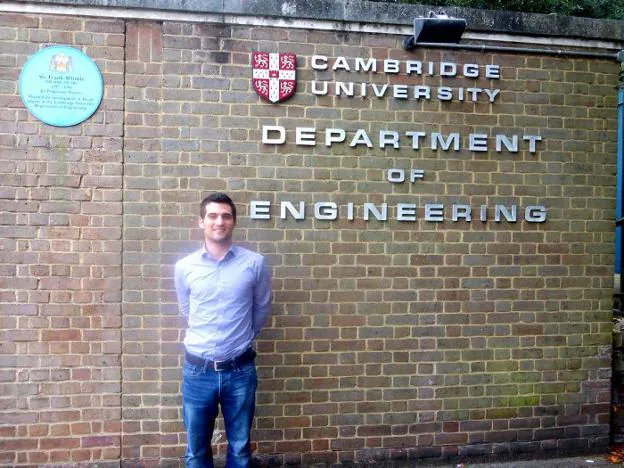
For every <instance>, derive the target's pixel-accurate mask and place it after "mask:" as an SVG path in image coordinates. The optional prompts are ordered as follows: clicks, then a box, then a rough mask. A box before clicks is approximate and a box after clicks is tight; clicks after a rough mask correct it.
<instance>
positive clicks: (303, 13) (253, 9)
mask: <svg viewBox="0 0 624 468" xmlns="http://www.w3.org/2000/svg"><path fill="white" fill-rule="evenodd" d="M17 2H19V3H27V4H50V5H73V6H81V7H85V6H90V7H108V8H110V7H116V8H128V9H150V10H161V11H169V12H184V13H203V14H217V15H219V14H221V15H242V16H253V17H259V16H262V17H273V18H280V19H283V20H295V19H313V20H324V21H334V22H341V23H350V24H361V23H375V24H387V25H389V26H390V25H392V26H408V25H411V23H412V20H413V18H414V17H418V16H426V15H427V14H428V13H429V12H430V11H431V10H432V9H436V8H438V9H439V7H431V6H427V5H405V4H395V3H386V2H368V1H360V0H227V1H222V0H27V1H26V0H17ZM445 12H446V13H447V14H448V15H449V16H454V17H460V18H465V19H466V22H467V29H468V30H469V31H474V32H491V33H507V34H520V35H539V36H546V37H553V36H555V37H556V36H558V37H568V38H589V39H602V40H611V41H617V42H620V43H624V21H615V20H597V19H591V18H577V17H571V16H558V15H542V14H533V13H516V12H507V11H491V10H476V9H471V8H450V7H449V8H445ZM337 29H339V30H340V29H344V28H343V27H339V28H337Z"/></svg>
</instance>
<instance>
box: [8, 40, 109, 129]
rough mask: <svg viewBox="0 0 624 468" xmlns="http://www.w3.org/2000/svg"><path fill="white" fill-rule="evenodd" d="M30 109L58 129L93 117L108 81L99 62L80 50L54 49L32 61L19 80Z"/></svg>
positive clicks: (55, 47)
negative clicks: (103, 76) (103, 75)
mask: <svg viewBox="0 0 624 468" xmlns="http://www.w3.org/2000/svg"><path fill="white" fill-rule="evenodd" d="M19 93H20V97H21V98H22V102H23V103H24V105H25V106H26V108H27V109H28V110H29V111H30V113H31V114H32V115H34V116H35V117H36V118H38V119H39V120H41V121H43V122H45V123H47V124H48V125H54V126H55V127H71V126H73V125H78V124H79V123H81V122H84V121H85V120H87V119H88V118H89V117H91V116H92V115H93V114H94V113H95V111H96V110H97V108H98V107H99V106H100V103H101V102H102V96H103V95H104V80H103V79H102V74H101V73H100V69H99V68H98V66H97V65H96V64H95V62H94V61H93V60H92V59H91V58H90V57H88V56H87V55H85V54H83V53H82V52H81V51H80V50H78V49H74V48H73V47H67V46H51V47H46V48H45V49H42V50H40V51H39V52H37V53H36V54H34V55H33V56H32V57H30V58H29V59H28V61H27V62H26V64H25V65H24V68H23V69H22V72H21V73H20V77H19Z"/></svg>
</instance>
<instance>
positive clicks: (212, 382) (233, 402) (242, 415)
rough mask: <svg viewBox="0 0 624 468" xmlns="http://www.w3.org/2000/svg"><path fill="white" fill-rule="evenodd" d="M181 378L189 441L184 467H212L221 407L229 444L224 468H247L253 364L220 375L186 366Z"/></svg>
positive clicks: (254, 378)
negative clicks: (214, 432) (212, 441)
mask: <svg viewBox="0 0 624 468" xmlns="http://www.w3.org/2000/svg"><path fill="white" fill-rule="evenodd" d="M182 376H183V378H182V411H183V416H184V426H185V427H186V433H187V439H188V441H187V448H186V466H187V467H192V468H212V467H213V466H214V465H213V461H212V448H211V446H210V442H211V440H212V433H213V431H214V424H215V419H216V417H217V413H218V412H219V409H218V406H219V405H221V412H222V413H223V421H224V422H225V434H226V436H227V440H228V448H227V462H226V465H225V466H226V468H239V467H241V468H242V467H245V468H247V467H250V466H251V448H250V446H249V440H250V432H251V423H252V421H253V416H254V409H255V406H256V386H257V383H258V381H257V376H256V366H255V364H254V362H253V361H251V362H248V363H246V364H242V365H241V366H240V367H238V368H237V369H233V370H228V371H220V372H215V371H214V370H204V369H203V367H202V366H195V365H193V364H189V363H188V362H185V363H184V369H183V372H182Z"/></svg>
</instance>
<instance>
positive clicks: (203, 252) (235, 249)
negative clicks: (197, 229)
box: [199, 243, 238, 262]
mask: <svg viewBox="0 0 624 468" xmlns="http://www.w3.org/2000/svg"><path fill="white" fill-rule="evenodd" d="M199 252H200V255H201V256H202V257H203V258H207V259H210V260H213V261H215V260H214V258H213V257H212V255H210V253H208V250H206V244H205V243H203V244H202V246H201V249H200V250H199ZM237 253H238V247H237V246H236V245H234V244H232V245H230V248H229V249H228V251H227V252H225V255H224V256H223V258H222V259H221V260H219V261H221V262H222V261H224V260H226V259H227V258H228V257H235V256H236V254H237Z"/></svg>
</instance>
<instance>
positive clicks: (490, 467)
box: [371, 454, 622, 468]
mask: <svg viewBox="0 0 624 468" xmlns="http://www.w3.org/2000/svg"><path fill="white" fill-rule="evenodd" d="M598 466H600V467H605V466H611V467H615V466H622V464H617V465H614V464H613V463H611V462H610V461H608V460H607V454H603V455H587V456H580V457H579V456H577V457H563V458H547V459H540V460H509V461H497V462H492V463H486V462H472V463H471V462H464V463H446V464H444V463H442V464H440V463H437V464H436V463H433V464H427V463H424V464H423V463H417V462H412V463H402V464H398V465H392V468H412V467H418V468H429V467H431V468H434V467H435V468H585V467H598ZM380 467H383V465H380ZM371 468H372V466H371ZM375 468H377V467H375ZM388 468H390V465H388Z"/></svg>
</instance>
